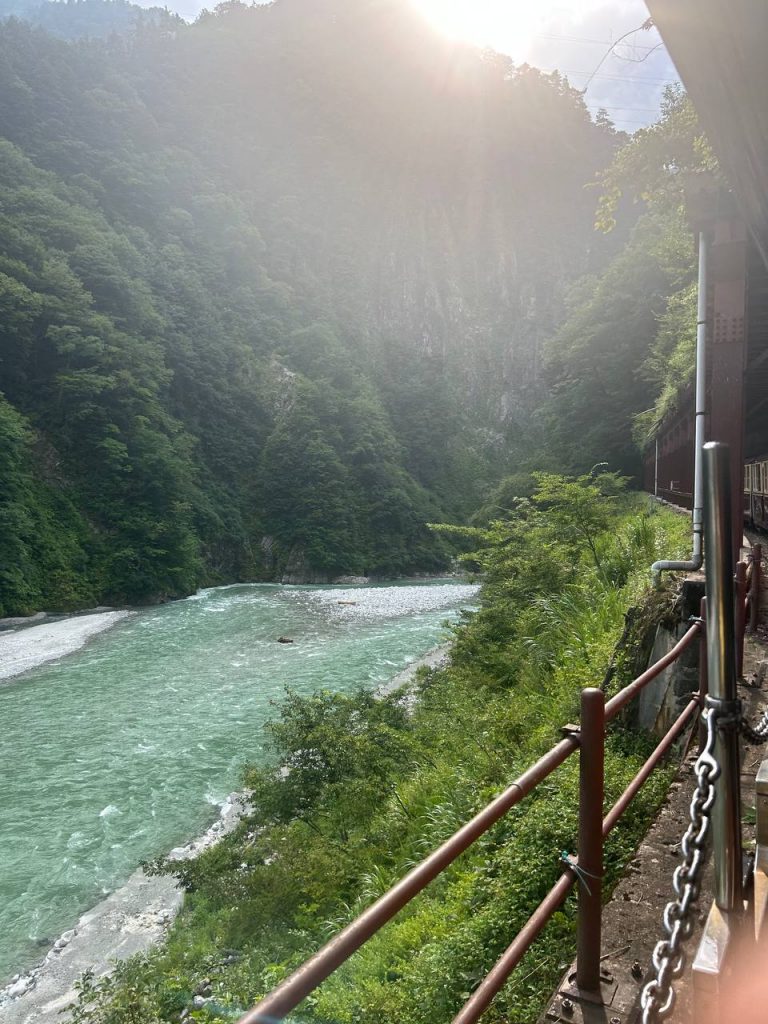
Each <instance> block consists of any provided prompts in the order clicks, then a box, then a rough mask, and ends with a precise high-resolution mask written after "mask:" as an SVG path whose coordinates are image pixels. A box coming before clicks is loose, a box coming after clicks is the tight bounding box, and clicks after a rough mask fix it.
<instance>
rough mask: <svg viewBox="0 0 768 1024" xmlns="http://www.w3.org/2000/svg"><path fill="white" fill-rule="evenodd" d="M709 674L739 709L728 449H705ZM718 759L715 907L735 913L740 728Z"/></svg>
mask: <svg viewBox="0 0 768 1024" xmlns="http://www.w3.org/2000/svg"><path fill="white" fill-rule="evenodd" d="M704 488H705V518H704V523H705V531H704V536H705V539H706V580H707V671H708V679H709V693H710V699H711V700H713V701H715V702H723V703H724V710H725V713H726V716H728V715H729V714H730V715H731V718H733V714H732V712H733V709H734V708H735V707H736V700H737V690H736V643H735V637H734V633H735V622H736V620H735V611H734V607H733V605H734V600H733V598H734V590H735V588H734V585H733V575H734V574H733V550H732V529H731V503H730V497H731V496H730V459H729V452H728V446H727V445H725V444H720V443H717V442H709V443H708V444H706V445H704ZM715 758H716V760H717V763H718V765H719V766H720V776H719V778H718V779H717V782H716V783H715V790H716V796H715V805H714V808H713V812H712V825H713V837H714V852H715V902H716V903H717V906H718V907H719V908H720V909H721V910H735V909H736V907H737V906H738V905H739V904H740V901H741V872H742V865H741V794H740V779H739V769H740V763H739V734H738V730H737V727H736V726H735V724H734V725H732V726H731V727H726V728H721V729H719V730H718V733H717V743H716V745H715Z"/></svg>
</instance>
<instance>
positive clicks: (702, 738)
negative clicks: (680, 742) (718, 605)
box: [699, 597, 709, 753]
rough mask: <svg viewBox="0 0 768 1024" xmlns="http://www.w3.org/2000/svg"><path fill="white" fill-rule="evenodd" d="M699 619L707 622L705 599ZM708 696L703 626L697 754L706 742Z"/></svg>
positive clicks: (704, 598) (702, 630)
mask: <svg viewBox="0 0 768 1024" xmlns="http://www.w3.org/2000/svg"><path fill="white" fill-rule="evenodd" d="M699 618H700V619H701V620H702V622H703V623H706V621H707V599H706V597H702V599H701V604H700V606H699ZM708 694H709V679H708V678H707V627H706V625H703V626H702V628H701V631H700V632H699V753H701V751H702V750H703V749H704V745H705V744H706V742H707V726H706V724H705V722H704V715H703V714H702V712H703V711H704V708H705V706H706V701H707V695H708Z"/></svg>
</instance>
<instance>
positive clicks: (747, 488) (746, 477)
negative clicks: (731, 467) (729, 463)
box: [744, 466, 752, 491]
mask: <svg viewBox="0 0 768 1024" xmlns="http://www.w3.org/2000/svg"><path fill="white" fill-rule="evenodd" d="M751 475H752V474H751V470H750V467H749V466H745V467H744V490H745V491H751V490H752V488H751V487H750V479H751Z"/></svg>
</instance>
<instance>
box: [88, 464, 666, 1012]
mask: <svg viewBox="0 0 768 1024" xmlns="http://www.w3.org/2000/svg"><path fill="white" fill-rule="evenodd" d="M621 483H622V482H621V480H620V479H618V478H617V477H615V476H614V475H612V474H607V475H606V474H602V475H596V476H595V477H594V478H591V477H583V478H581V479H565V478H556V477H555V476H553V475H541V476H540V477H539V479H538V481H537V485H536V490H535V492H534V493H533V494H532V496H531V497H530V498H529V499H521V500H520V501H519V502H518V504H517V505H516V506H515V507H514V508H513V509H512V510H511V512H510V514H509V515H508V516H507V517H506V518H505V519H497V520H495V521H494V522H492V523H491V524H490V525H489V526H488V527H487V528H485V529H479V528H474V529H472V528H458V529H459V532H460V533H462V534H463V535H464V536H465V539H466V540H467V542H468V543H470V542H472V543H474V545H475V547H476V549H477V550H476V551H475V554H474V556H473V559H474V561H475V562H476V563H477V564H480V565H482V567H483V569H484V571H485V572H486V574H487V576H486V583H485V585H484V588H483V601H482V606H481V608H480V610H479V611H478V612H477V613H476V614H475V615H473V616H472V617H471V618H469V619H468V620H467V621H466V622H465V623H464V624H462V625H460V626H459V627H457V628H456V631H455V643H454V646H453V650H452V656H451V664H450V666H449V667H448V668H446V669H443V670H440V671H434V670H433V671H423V672H422V673H421V675H420V679H419V687H418V699H417V701H416V702H415V703H414V702H412V701H409V702H407V703H406V702H405V701H404V700H403V698H402V697H401V696H400V695H397V694H394V695H392V696H390V697H388V698H386V699H385V700H381V701H377V700H374V699H373V698H372V697H371V696H370V695H369V694H366V693H358V694H356V695H353V696H351V697H345V696H341V695H334V694H329V693H323V692H320V693H318V694H316V695H314V696H312V697H309V698H300V697H298V696H296V695H295V694H289V695H288V697H287V700H286V702H285V704H284V705H283V707H282V709H281V716H280V718H279V719H277V720H276V721H275V723H274V724H273V726H272V744H273V753H274V757H273V760H272V762H271V764H270V765H268V766H266V767H264V768H260V769H258V770H256V769H251V770H250V771H249V773H248V776H247V778H248V783H249V785H250V786H251V791H252V793H253V797H254V810H253V812H252V813H251V814H249V815H248V816H246V818H245V819H244V820H243V821H242V823H241V824H240V826H239V828H238V830H237V832H236V833H235V834H233V835H232V836H231V837H229V838H227V839H225V840H224V841H222V842H221V843H220V844H219V845H218V846H216V847H214V848H213V849H211V850H209V851H207V852H206V853H204V854H203V855H202V856H200V857H198V858H197V859H196V860H195V861H193V862H189V863H183V864H180V863H178V862H177V863H173V864H161V865H159V866H158V867H157V868H156V869H159V870H169V871H172V872H173V873H174V874H176V875H177V876H178V877H179V878H180V880H181V881H182V883H183V885H184V886H185V888H186V889H187V897H186V902H185V908H184V911H183V913H182V916H181V918H180V920H179V922H178V924H177V925H176V926H175V927H174V928H173V930H172V931H171V934H170V936H169V939H168V942H167V944H166V945H165V947H163V948H162V949H158V950H155V951H153V952H151V953H150V954H148V955H145V956H141V957H139V958H136V959H134V960H133V961H129V962H128V963H127V964H125V965H124V966H122V967H121V968H120V969H119V972H118V974H117V975H116V977H115V978H114V979H113V980H111V981H107V982H103V983H99V984H97V985H96V986H95V988H94V987H93V986H92V985H91V984H90V983H89V986H88V988H87V990H86V991H85V992H84V993H83V996H82V999H81V1002H80V1004H79V1005H78V1008H77V1011H76V1017H75V1019H76V1020H77V1021H78V1022H79V1024H85V1022H88V1024H125V1022H129V1021H133V1020H135V1019H142V1020H146V1021H153V1022H154V1021H158V1022H160V1021H163V1022H165V1021H168V1022H170V1021H172V1020H175V1019H177V1018H178V1015H179V1012H180V1009H182V1008H184V1007H188V1006H189V1005H190V1004H191V1000H192V994H193V993H194V992H195V991H196V989H197V988H198V987H199V986H200V985H201V983H202V981H203V980H204V979H206V978H207V979H210V981H211V1002H210V1003H208V1004H206V1006H205V1007H204V1008H202V1009H200V1010H197V1011H195V1015H196V1016H195V1019H199V1020H201V1021H207V1022H209V1024H210V1022H213V1021H216V1022H220V1021H228V1020H232V1019H236V1018H237V1016H238V1014H239V1013H241V1012H242V1011H243V1010H244V1009H245V1008H246V1007H247V1006H248V1005H249V1004H251V1003H253V1002H254V1001H255V1000H256V999H257V998H258V997H259V996H260V995H261V994H263V993H264V992H266V991H268V990H269V989H270V988H272V987H274V985H276V984H277V983H278V982H279V981H280V980H281V979H282V978H283V977H285V976H286V974H287V973H289V971H290V970H291V969H292V968H294V967H295V966H297V965H298V964H299V963H301V962H302V960H303V959H304V958H305V957H306V956H307V955H308V954H310V953H311V952H312V951H313V950H314V949H316V948H317V947H318V946H319V945H321V944H322V943H323V942H324V941H325V940H326V939H327V938H328V937H329V936H330V935H331V934H332V933H333V932H335V931H336V930H338V929H339V928H340V927H342V926H343V925H344V924H345V923H347V922H348V921H349V920H350V919H351V918H352V917H353V916H354V915H355V914H357V913H359V912H360V911H361V910H362V909H363V908H364V907H365V906H367V905H368V904H369V903H370V902H371V901H372V900H374V899H376V898H377V897H378V896H380V895H381V894H382V893H383V892H384V891H385V890H386V889H387V888H388V887H389V886H390V885H391V884H393V882H395V881H396V880H397V879H398V878H399V877H401V876H402V875H403V874H404V873H405V872H406V871H407V870H408V869H409V868H410V867H412V866H413V865H414V864H415V863H416V862H417V861H418V860H420V859H421V858H422V857H423V856H424V855H425V854H426V853H427V852H429V851H430V850H432V849H434V848H435V847H436V846H438V845H439V844H440V843H441V842H443V841H444V840H445V839H446V838H448V836H449V835H451V834H452V832H454V831H455V830H456V829H457V828H458V827H460V826H461V825H462V824H463V823H464V822H465V821H466V820H468V819H469V818H470V817H471V816H472V815H473V814H475V813H476V812H477V811H479V810H480V809H481V808H482V807H483V806H484V805H485V804H486V803H488V801H489V800H490V799H491V798H492V797H493V796H494V795H495V794H496V793H498V792H499V791H500V790H501V789H503V788H504V787H505V786H507V785H508V784H509V780H510V779H511V778H513V777H514V776H515V775H516V774H518V773H519V772H520V771H521V770H522V769H524V768H525V767H526V766H527V765H529V764H530V763H531V762H532V761H533V760H535V758H536V757H538V756H539V755H541V754H542V753H543V752H544V751H545V750H546V749H548V748H549V747H550V746H551V745H552V744H553V742H555V741H556V740H557V738H558V735H559V726H560V725H561V724H562V723H563V722H566V721H573V720H574V718H575V717H577V715H578V695H579V691H580V689H581V688H582V687H583V686H585V685H595V684H597V683H599V681H600V680H601V679H602V678H603V677H604V676H605V672H606V668H607V666H608V665H609V663H611V661H612V659H613V656H614V650H615V645H616V642H617V640H618V638H619V637H620V636H621V634H622V630H623V627H624V613H625V611H626V609H627V607H628V606H629V605H631V604H636V603H637V602H638V601H641V600H642V599H643V594H644V592H645V589H646V587H647V585H648V573H647V568H648V564H649V560H652V559H653V558H654V557H657V555H658V554H660V553H661V552H664V553H665V554H669V553H670V552H671V553H673V554H674V553H675V551H677V550H680V551H682V550H683V548H684V545H685V536H684V531H685V523H684V521H683V520H682V519H681V518H679V517H676V516H674V515H672V514H671V513H668V512H663V511H657V510H654V511H648V510H646V509H645V508H644V504H643V502H642V500H641V499H639V497H638V496H635V495H627V494H626V493H624V492H623V491H622V487H621ZM573 502H575V503H576V505H577V506H578V510H579V511H578V512H574V511H572V504H573ZM445 529H448V528H445ZM454 529H455V528H454ZM595 552H597V553H598V558H597V559H596V558H595ZM651 745H652V744H651V741H650V740H649V739H648V738H646V737H644V736H639V735H635V734H632V733H629V732H627V731H625V729H624V728H622V727H620V726H614V727H612V728H611V731H610V733H609V737H608V749H607V762H606V787H607V798H608V800H609V801H612V800H614V799H615V798H616V797H617V796H618V795H619V794H620V793H621V792H622V791H623V789H624V787H625V786H626V784H627V782H628V781H629V779H630V778H631V777H632V776H633V775H634V773H635V772H636V770H637V768H638V766H639V764H640V762H641V760H642V759H643V758H644V757H645V756H646V755H647V753H648V752H649V750H650V747H651ZM667 778H668V776H667V774H666V773H665V772H664V771H662V772H660V773H658V774H656V775H655V776H654V777H653V778H652V780H651V781H650V782H649V783H648V784H647V785H646V787H645V788H644V790H643V791H642V793H641V795H640V797H639V799H638V800H637V802H636V803H635V804H633V807H632V809H631V811H630V812H629V813H628V815H627V816H626V817H625V819H624V820H623V822H622V824H621V825H620V826H619V828H618V829H617V830H616V831H615V832H614V833H613V834H612V836H611V839H610V842H609V845H608V878H609V883H610V882H612V881H614V880H615V879H617V878H618V877H619V874H620V872H621V870H622V867H623V865H624V864H625V863H626V861H627V859H629V858H630V857H631V856H632V853H633V850H634V848H635V845H636V843H637V842H638V840H639V838H640V836H641V835H642V833H643V830H644V828H645V826H646V824H647V820H648V816H649V814H650V813H651V812H652V811H653V809H654V808H655V807H656V806H657V804H658V802H659V800H660V798H661V796H662V794H663V792H664V787H665V783H666V780H667ZM577 785H578V771H577V765H576V763H575V761H574V762H570V761H569V762H568V763H566V765H564V766H563V767H562V768H561V769H559V770H558V773H557V775H556V776H555V777H554V778H553V779H552V780H550V781H549V782H547V783H545V784H543V785H542V786H540V787H539V788H538V789H537V790H536V792H535V794H534V795H532V796H531V797H530V798H528V799H527V800H526V801H524V802H523V803H522V804H520V805H519V806H518V807H516V808H515V809H514V810H513V811H512V812H510V814H508V815H507V816H506V817H505V818H504V819H502V821H501V822H499V823H498V824H497V825H496V826H494V828H493V829H491V830H490V832H488V833H487V834H486V835H485V836H484V837H483V838H482V839H480V840H479V841H478V842H477V843H476V844H475V845H474V846H473V847H472V848H471V849H470V850H469V851H468V852H467V853H466V854H464V855H463V856H462V857H461V858H460V859H459V860H458V861H457V862H456V863H455V864H454V865H453V866H452V867H451V868H450V869H449V870H448V871H447V872H445V873H444V874H443V875H441V876H440V878H439V879H437V880H435V881H434V882H433V883H432V884H431V885H430V886H429V887H428V888H427V889H426V890H425V891H424V892H423V893H422V894H421V895H420V896H419V897H418V899H416V900H414V901H413V902H412V903H411V904H409V906H408V907H407V908H406V909H405V910H403V911H402V912H401V913H400V914H399V915H398V916H397V917H396V919H395V920H394V921H393V922H391V923H390V924H389V925H388V926H387V927H386V928H384V929H383V930H382V931H381V932H379V933H378V934H377V935H376V936H375V937H374V938H373V939H372V940H371V941H370V942H369V943H367V944H366V946H365V947H364V948H363V949H362V950H361V951H360V952H359V953H358V954H357V955H356V956H355V957H354V958H353V959H351V960H350V961H349V962H348V963H347V964H346V965H345V966H344V967H342V968H341V969H340V970H339V971H338V972H337V973H336V974H335V975H333V976H332V977H331V978H330V979H329V980H328V982H326V983H325V984H324V985H323V986H322V987H321V988H320V989H319V990H318V991H317V992H316V993H315V994H314V995H313V996H311V997H310V998H309V999H308V1000H306V1002H305V1003H304V1004H303V1006H302V1008H301V1010H300V1011H299V1013H298V1014H297V1015H296V1016H297V1019H300V1020H302V1021H305V1022H307V1024H309V1022H318V1024H321V1022H322V1024H362V1022H365V1024H371V1022H373V1024H390V1022H391V1021H394V1020H396V1021H398V1024H438V1022H440V1021H444V1020H446V1019H450V1018H451V1016H452V1015H453V1014H454V1013H455V1012H456V1010H457V1009H458V1007H459V1006H460V1005H461V1003H462V1002H463V1001H464V1000H465V999H466V997H467V995H468V994H469V993H470V992H471V991H472V989H473V988H474V986H475V985H476V984H477V982H478V980H479V979H480V977H481V976H482V975H483V973H485V971H487V970H488V969H489V968H490V967H491V966H492V965H493V963H494V962H495V960H496V958H497V957H498V956H499V954H500V953H501V951H502V950H503V949H504V948H505V947H506V946H507V944H508V942H509V940H510V938H511V937H512V936H513V935H514V934H515V933H516V931H517V930H518V929H519V928H520V927H521V926H522V925H523V924H524V922H525V920H526V919H527V917H528V916H529V914H530V912H531V910H532V909H533V908H534V907H535V905H536V904H537V903H538V902H539V900H540V899H541V898H542V897H543V896H544V894H545V893H546V891H547V889H548V888H549V887H550V886H551V885H552V884H553V882H554V880H555V879H556V877H557V875H558V873H559V870H560V869H559V864H558V859H559V855H560V851H561V850H564V849H565V850H572V849H574V845H575V837H576V821H575V812H574V807H575V806H576V803H577V800H576V794H577ZM573 927H574V916H573V905H572V903H571V902H570V901H569V902H568V903H567V904H566V905H565V907H564V908H563V910H562V911H560V912H559V913H558V914H557V915H556V916H555V918H554V919H553V921H552V923H551V924H550V926H549V927H548V928H547V929H546V930H545V932H544V934H543V935H542V936H541V938H540V939H539V940H538V941H537V943H536V945H535V946H534V948H533V949H532V950H531V952H530V953H529V954H528V956H527V957H526V959H525V960H524V962H523V963H522V964H521V966H520V968H519V969H518V971H517V972H516V973H515V975H514V976H513V979H512V981H511V982H510V984H509V985H508V986H507V987H506V988H505V990H504V991H503V992H502V994H501V995H500V997H499V998H498V999H497V1001H496V1003H495V1004H494V1006H493V1008H492V1009H491V1010H490V1011H489V1014H488V1019H489V1021H491V1022H498V1024H501V1022H502V1021H505V1020H515V1021H519V1022H521V1024H522V1022H529V1021H531V1022H532V1021H534V1020H535V1019H537V1017H538V1014H539V1012H540V1008H541V1005H542V1001H543V999H544V998H545V996H546V995H547V994H548V993H549V992H550V991H551V987H552V985H553V984H554V983H555V982H556V979H557V977H558V974H559V970H560V968H559V965H560V964H561V963H562V961H563V959H567V958H568V956H569V954H570V951H571V950H572V947H573ZM131 1014H134V1016H131ZM137 1014H138V1017H136V1016H135V1015H137ZM142 1014H143V1016H142Z"/></svg>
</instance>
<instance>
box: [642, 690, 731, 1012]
mask: <svg viewBox="0 0 768 1024" xmlns="http://www.w3.org/2000/svg"><path fill="white" fill-rule="evenodd" d="M702 714H703V717H704V720H705V723H706V727H707V741H706V743H705V744H704V749H703V750H702V752H701V754H700V755H699V757H698V758H697V760H696V764H695V766H694V772H695V773H696V789H695V791H694V794H693V799H692V800H691V807H690V818H691V823H690V825H689V826H688V828H687V830H686V833H685V835H684V836H683V839H682V842H681V844H680V847H681V850H682V853H683V862H682V864H679V865H678V866H677V868H675V871H674V874H673V875H672V888H673V890H674V892H675V896H676V897H677V899H675V900H673V901H672V902H671V903H668V904H667V906H666V908H665V910H664V917H663V923H664V931H665V932H666V935H667V937H666V938H665V939H662V940H661V942H658V943H657V944H656V948H655V949H654V951H653V966H654V969H655V971H656V976H655V977H654V978H652V979H651V981H649V982H648V984H647V985H646V986H645V987H644V988H643V991H642V994H641V996H640V1006H641V1007H642V1011H643V1018H642V1021H643V1024H655V1022H657V1021H661V1020H663V1019H664V1018H665V1017H668V1016H669V1014H670V1013H671V1012H672V1007H673V1006H674V1004H675V992H674V989H673V988H672V982H673V981H674V979H675V978H679V977H680V975H681V974H682V973H683V967H684V964H685V954H684V953H683V951H682V948H681V947H682V944H683V942H684V941H685V940H686V939H688V938H690V936H691V934H692V932H693V928H694V922H693V919H692V912H693V905H694V904H695V902H696V900H697V899H698V896H699V890H700V888H701V877H700V876H701V871H702V868H703V867H704V846H705V844H706V841H707V835H708V833H709V825H710V820H711V814H712V807H713V805H714V803H715V780H716V779H717V777H718V776H719V774H720V768H719V767H718V764H717V761H716V760H715V758H714V750H715V741H716V739H717V730H718V720H719V718H720V709H719V708H718V707H713V706H710V707H707V708H706V709H705V710H704V711H703V713H702Z"/></svg>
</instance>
